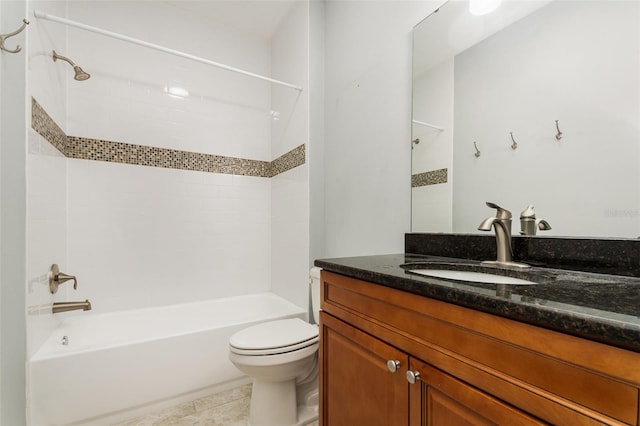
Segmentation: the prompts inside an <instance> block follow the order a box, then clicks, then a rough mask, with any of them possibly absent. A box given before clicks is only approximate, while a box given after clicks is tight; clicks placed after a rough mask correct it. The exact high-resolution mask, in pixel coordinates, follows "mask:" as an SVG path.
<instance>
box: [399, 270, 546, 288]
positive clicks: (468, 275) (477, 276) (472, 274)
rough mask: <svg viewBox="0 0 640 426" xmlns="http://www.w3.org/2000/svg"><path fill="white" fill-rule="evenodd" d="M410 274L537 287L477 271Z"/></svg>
mask: <svg viewBox="0 0 640 426" xmlns="http://www.w3.org/2000/svg"><path fill="white" fill-rule="evenodd" d="M409 272H411V273H413V274H418V275H425V276H428V277H434V278H444V279H448V280H456V281H468V282H474V283H485V284H509V285H535V284H537V283H535V282H533V281H529V280H524V279H521V278H515V277H508V276H504V275H496V274H489V273H486V272H477V271H453V270H448V269H429V268H427V269H410V270H409Z"/></svg>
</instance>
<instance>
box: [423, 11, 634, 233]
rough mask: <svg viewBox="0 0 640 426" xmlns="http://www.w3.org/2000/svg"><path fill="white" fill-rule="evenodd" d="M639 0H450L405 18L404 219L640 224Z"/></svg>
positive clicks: (439, 228)
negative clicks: (491, 3)
mask: <svg viewBox="0 0 640 426" xmlns="http://www.w3.org/2000/svg"><path fill="white" fill-rule="evenodd" d="M639 23H640V3H639V2H630V1H617V0H601V1H575V0H570V1H565V0H553V1H502V4H501V5H500V6H499V7H498V9H497V10H495V11H494V12H492V13H490V14H487V15H482V16H475V15H471V14H470V12H469V2H467V1H453V0H452V1H449V2H448V3H446V4H444V5H443V6H442V7H440V9H439V10H438V11H436V12H434V13H433V14H431V15H430V16H428V17H427V18H426V19H425V20H423V21H422V22H420V23H419V24H418V25H417V26H416V27H415V28H414V31H413V49H414V50H413V56H414V58H413V59H414V61H413V122H412V141H411V147H412V197H411V198H412V231H413V232H454V233H481V232H482V231H478V230H477V227H478V225H479V224H480V222H481V221H482V220H483V219H484V218H486V217H489V216H493V215H495V212H496V211H495V210H492V209H490V208H489V207H487V206H486V204H485V202H486V201H492V202H494V203H496V204H498V205H500V206H501V207H503V208H505V209H507V210H509V211H511V213H512V214H513V227H512V233H513V234H514V235H517V234H518V233H519V232H520V223H519V219H520V214H521V212H523V211H524V210H525V209H526V208H527V206H529V205H533V206H534V207H535V209H534V212H535V215H536V218H537V219H544V220H546V221H547V222H548V224H549V225H550V226H551V229H550V230H538V228H537V227H536V228H535V229H536V230H537V235H541V236H585V237H612V238H638V236H640V137H639V136H640V132H639V130H640V129H639V124H640V66H639V56H640V55H639V54H640V31H639Z"/></svg>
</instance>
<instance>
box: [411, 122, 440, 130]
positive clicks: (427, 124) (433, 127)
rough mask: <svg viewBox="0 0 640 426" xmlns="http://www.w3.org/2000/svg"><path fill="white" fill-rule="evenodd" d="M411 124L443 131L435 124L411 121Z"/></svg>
mask: <svg viewBox="0 0 640 426" xmlns="http://www.w3.org/2000/svg"><path fill="white" fill-rule="evenodd" d="M412 122H413V124H419V125H421V126H426V127H431V128H432V129H436V130H440V131H443V130H444V129H443V128H442V127H440V126H436V125H435V124H429V123H425V122H424V121H418V120H412Z"/></svg>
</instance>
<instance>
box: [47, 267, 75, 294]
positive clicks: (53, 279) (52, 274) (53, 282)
mask: <svg viewBox="0 0 640 426" xmlns="http://www.w3.org/2000/svg"><path fill="white" fill-rule="evenodd" d="M69 280H73V289H74V290H77V289H78V280H77V279H76V277H75V276H74V275H68V274H65V273H64V272H60V268H59V267H58V265H57V264H55V263H54V264H53V265H51V269H50V270H49V291H51V294H54V293H56V292H57V291H58V287H59V286H60V284H63V283H66V282H67V281H69Z"/></svg>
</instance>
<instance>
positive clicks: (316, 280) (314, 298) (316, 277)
mask: <svg viewBox="0 0 640 426" xmlns="http://www.w3.org/2000/svg"><path fill="white" fill-rule="evenodd" d="M320 271H322V268H317V267H314V268H311V270H310V271H309V285H310V286H311V310H312V312H313V319H314V321H315V323H316V324H319V323H320Z"/></svg>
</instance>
